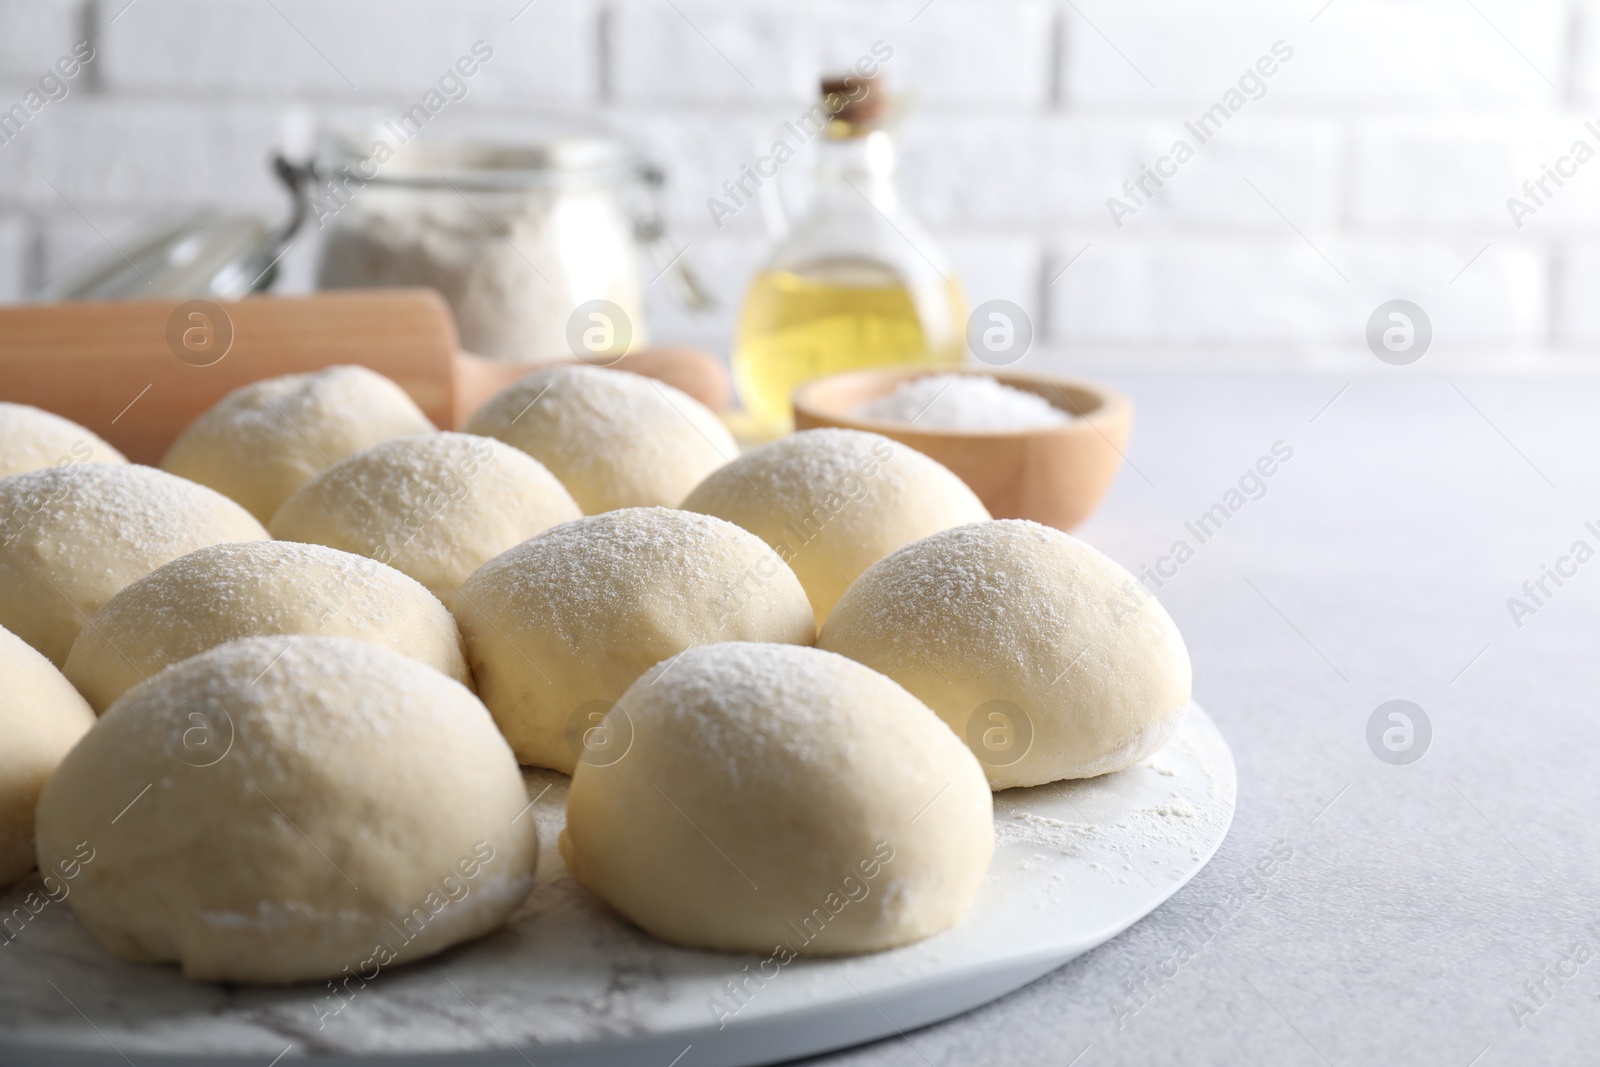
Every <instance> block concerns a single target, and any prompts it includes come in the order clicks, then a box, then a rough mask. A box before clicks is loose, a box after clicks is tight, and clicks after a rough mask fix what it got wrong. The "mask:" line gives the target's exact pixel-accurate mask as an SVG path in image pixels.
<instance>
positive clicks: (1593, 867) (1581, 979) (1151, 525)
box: [809, 368, 1600, 1067]
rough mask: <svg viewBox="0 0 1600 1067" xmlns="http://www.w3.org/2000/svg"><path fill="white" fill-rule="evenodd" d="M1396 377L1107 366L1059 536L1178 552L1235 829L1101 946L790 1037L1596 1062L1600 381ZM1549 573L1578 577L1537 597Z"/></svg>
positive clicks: (1019, 1048)
mask: <svg viewBox="0 0 1600 1067" xmlns="http://www.w3.org/2000/svg"><path fill="white" fill-rule="evenodd" d="M1386 370H1387V368H1386ZM1414 370H1415V368H1395V369H1394V370H1393V371H1391V372H1389V373H1385V374H1382V375H1380V376H1377V377H1372V378H1357V379H1355V380H1354V381H1353V382H1352V381H1349V380H1348V379H1345V378H1320V377H1309V376H1308V377H1297V378H1255V379H1251V378H1196V377H1136V378H1135V377H1124V378H1120V379H1119V378H1117V377H1115V376H1112V377H1111V378H1110V380H1112V381H1114V382H1116V383H1117V384H1119V385H1121V386H1122V387H1124V388H1125V389H1127V390H1128V391H1129V392H1130V393H1131V394H1132V396H1133V398H1134V401H1135V403H1136V405H1137V415H1136V419H1135V425H1134V431H1133V439H1132V441H1131V443H1130V447H1129V449H1128V460H1129V463H1128V466H1127V467H1126V468H1125V469H1124V471H1123V472H1122V474H1121V475H1120V477H1119V479H1118V482H1117V484H1116V486H1115V488H1114V489H1113V491H1112V494H1111V496H1110V498H1109V499H1108V500H1107V502H1106V504H1105V506H1104V508H1103V509H1102V510H1101V511H1100V512H1099V513H1098V514H1097V515H1096V516H1095V517H1094V518H1093V519H1092V520H1091V521H1090V522H1089V523H1088V524H1087V525H1086V526H1085V527H1083V529H1082V530H1081V531H1079V532H1080V533H1081V534H1082V536H1083V537H1085V538H1086V539H1087V540H1089V541H1090V542H1092V543H1093V544H1095V545H1097V546H1098V547H1100V548H1102V549H1104V550H1105V551H1106V552H1108V553H1109V554H1110V555H1111V556H1113V557H1114V558H1116V559H1117V560H1119V561H1120V562H1122V563H1123V564H1124V565H1127V566H1130V567H1134V568H1137V567H1140V566H1142V565H1144V564H1153V563H1155V562H1157V561H1158V559H1159V557H1161V556H1163V555H1167V554H1168V553H1169V552H1170V550H1171V548H1172V546H1173V543H1174V542H1175V541H1178V540H1179V539H1183V540H1185V541H1187V542H1189V544H1190V545H1191V547H1193V548H1195V549H1196V551H1195V554H1194V556H1193V558H1192V559H1190V560H1188V561H1187V562H1185V563H1184V564H1183V565H1182V566H1181V567H1177V568H1176V574H1175V575H1174V576H1173V577H1172V578H1171V579H1170V580H1166V579H1163V581H1165V586H1164V588H1162V589H1161V590H1160V591H1159V595H1160V598H1161V600H1162V602H1163V603H1164V604H1165V605H1166V607H1167V609H1168V610H1169V611H1170V612H1171V613H1172V615H1173V616H1174V617H1175V618H1176V619H1177V621H1178V624H1179V625H1180V626H1181V627H1182V630H1183V633H1184V635H1185V637H1186V638H1187V641H1188V644H1189V651H1190V654H1191V656H1192V658H1193V661H1194V671H1195V695H1196V698H1197V699H1198V700H1199V701H1200V702H1201V704H1202V705H1204V706H1205V707H1206V708H1207V709H1208V710H1209V711H1210V713H1211V715H1212V717H1213V718H1214V719H1215V720H1216V722H1217V723H1218V725H1219V726H1221V728H1222V730H1223V733H1224V734H1225V735H1226V736H1227V738H1228V740H1229V741H1230V743H1231V744H1232V746H1233V751H1234V756H1235V759H1236V760H1237V763H1238V769H1239V806H1238V813H1237V815H1236V817H1235V820H1234V825H1233V829H1232V831H1231V833H1230V835H1229V837H1228V840H1227V841H1226V842H1225V843H1224V845H1223V847H1222V850H1221V851H1220V852H1219V853H1218V855H1217V856H1216V858H1215V859H1214V860H1213V861H1212V863H1211V865H1210V866H1209V867H1208V868H1207V869H1206V870H1205V871H1203V872H1201V874H1200V875H1199V876H1198V877H1197V878H1196V879H1195V880H1194V882H1192V883H1191V884H1190V885H1189V886H1187V887H1186V888H1185V889H1183V890H1182V891H1180V892H1179V893H1178V894H1177V896H1175V897H1174V898H1173V899H1172V900H1171V901H1170V902H1168V903H1167V904H1166V905H1165V906H1163V907H1162V908H1160V909H1159V910H1158V911H1156V912H1155V913H1154V914H1152V915H1150V916H1149V917H1148V918H1146V919H1145V920H1144V921H1142V922H1140V923H1139V924H1138V925H1137V926H1135V927H1134V928H1133V929H1131V930H1129V931H1128V932H1126V933H1125V934H1123V935H1122V936H1121V937H1118V938H1117V939H1115V940H1114V941H1112V942H1111V943H1109V944H1108V945H1106V946H1104V947H1103V948H1101V949H1098V950H1096V951H1094V952H1092V953H1090V954H1089V955H1087V956H1085V957H1083V958H1081V959H1079V960H1077V961H1075V962H1073V963H1071V964H1069V965H1068V966H1066V967H1063V968H1062V969H1061V970H1059V971H1056V972H1055V973H1053V974H1051V975H1049V976H1048V977H1046V978H1044V979H1042V980H1040V981H1038V982H1036V983H1034V984H1033V985H1031V986H1028V987H1027V988H1025V989H1023V990H1021V991H1019V992H1017V993H1015V994H1013V995H1012V996H1009V997H1007V998H1005V999H1003V1000H1001V1001H999V1002H997V1003H995V1004H992V1005H990V1006H988V1007H986V1008H982V1009H980V1010H978V1011H975V1012H972V1013H970V1014H968V1015H965V1016H963V1017H960V1018H958V1019H955V1020H952V1021H950V1022H947V1023H944V1024H941V1025H938V1026H934V1027H930V1028H928V1029H925V1030H920V1031H917V1032H914V1033H911V1034H908V1035H906V1036H905V1037H904V1038H891V1039H889V1040H887V1041H883V1042H879V1043H877V1044H875V1045H872V1046H868V1047H865V1048H859V1049H854V1050H851V1051H848V1052H843V1053H839V1054H835V1055H832V1056H827V1057H822V1058H821V1059H818V1060H815V1061H809V1062H815V1063H828V1064H839V1065H846V1064H848V1065H851V1067H869V1065H870V1067H891V1065H892V1067H900V1065H904V1067H927V1065H930V1064H932V1065H941V1067H942V1065H944V1064H952V1065H961V1067H968V1065H972V1064H1007V1065H1009V1064H1041V1065H1043V1064H1049V1065H1052V1067H1067V1065H1069V1064H1071V1065H1073V1067H1101V1065H1105V1064H1137V1065H1140V1067H1150V1065H1160V1064H1181V1065H1184V1067H1194V1065H1199V1064H1218V1065H1223V1064H1226V1065H1235V1064H1271V1065H1275V1067H1276V1065H1298V1064H1306V1065H1326V1064H1333V1065H1338V1067H1344V1065H1352V1067H1354V1065H1362V1067H1366V1065H1374V1064H1404V1065H1407V1067H1412V1065H1424V1064H1426V1065H1439V1067H1468V1065H1469V1064H1471V1065H1473V1067H1498V1065H1511V1064H1551V1065H1555V1064H1594V1063H1596V1062H1600V1000H1597V996H1596V994H1597V992H1600V827H1597V815H1600V767H1597V763H1600V699H1597V693H1600V655H1597V650H1600V558H1594V559H1587V558H1586V559H1585V562H1583V563H1581V564H1580V563H1579V562H1578V560H1577V558H1576V557H1573V558H1571V559H1569V561H1568V562H1565V563H1563V562H1561V560H1562V558H1563V557H1567V556H1569V554H1570V553H1571V552H1572V550H1573V547H1574V544H1575V542H1578V541H1583V542H1585V543H1586V544H1587V546H1588V549H1589V550H1590V551H1596V552H1600V382H1594V381H1550V380H1505V379H1473V378H1455V379H1453V380H1452V379H1445V378H1433V379H1429V378H1424V377H1421V376H1419V375H1417V374H1415V373H1411V372H1412V371H1414ZM1279 441H1281V442H1283V443H1284V445H1285V446H1287V447H1289V448H1292V449H1293V456H1292V458H1290V459H1289V460H1288V461H1287V462H1284V463H1282V464H1281V465H1280V466H1279V468H1278V469H1277V471H1276V473H1274V474H1273V475H1272V477H1271V478H1269V479H1266V480H1265V493H1264V495H1261V496H1260V498H1259V499H1253V500H1249V501H1248V502H1247V503H1244V504H1243V506H1241V507H1239V508H1238V510H1237V511H1235V512H1232V513H1230V514H1229V515H1228V518H1227V520H1226V522H1225V523H1223V524H1222V526H1221V529H1220V530H1217V531H1216V532H1215V533H1213V534H1212V535H1211V536H1210V537H1209V539H1208V540H1206V541H1205V542H1204V543H1203V544H1200V543H1198V539H1197V538H1196V537H1195V536H1194V535H1193V533H1191V532H1190V531H1189V530H1187V529H1186V527H1185V523H1186V522H1192V521H1194V520H1195V519H1196V518H1197V517H1198V516H1199V515H1201V514H1202V513H1203V512H1206V511H1207V510H1208V509H1210V508H1211V507H1212V505H1213V504H1216V503H1218V502H1219V501H1223V500H1224V497H1225V496H1226V494H1227V490H1229V489H1230V488H1235V487H1237V484H1238V479H1239V478H1240V476H1241V475H1242V474H1244V472H1246V471H1247V470H1248V469H1250V468H1251V467H1252V466H1253V465H1254V464H1255V463H1256V461H1257V459H1258V458H1259V457H1261V456H1263V455H1267V454H1270V453H1271V450H1272V446H1273V445H1274V443H1275V442H1279ZM1235 502H1237V501H1235ZM1589 521H1594V523H1595V527H1594V529H1592V530H1591V529H1589V528H1586V526H1585V523H1586V522H1589ZM1580 554H1581V553H1580ZM1544 565H1549V566H1550V567H1552V568H1554V567H1557V566H1558V565H1559V566H1560V568H1561V569H1563V570H1566V571H1568V572H1575V573H1572V576H1571V577H1567V578H1563V579H1562V582H1563V583H1564V584H1561V585H1559V586H1558V585H1557V584H1556V582H1555V581H1554V580H1551V579H1548V578H1547V579H1546V580H1545V589H1546V590H1547V591H1548V592H1549V593H1550V595H1549V596H1545V595H1544V594H1543V593H1540V592H1539V591H1538V589H1537V587H1535V590H1534V591H1535V593H1537V594H1538V601H1537V602H1536V601H1535V600H1534V599H1533V598H1532V597H1530V596H1529V595H1528V594H1527V593H1526V592H1525V591H1524V590H1523V583H1524V582H1525V581H1534V582H1536V581H1537V580H1538V579H1539V578H1540V577H1541V576H1542V575H1543V574H1544V573H1545V572H1544ZM1164 569H1165V570H1167V571H1168V572H1172V571H1173V570H1174V567H1173V566H1172V564H1171V563H1168V564H1166V565H1164ZM1512 597H1516V598H1518V599H1519V600H1521V601H1522V602H1523V603H1524V604H1525V605H1527V607H1528V608H1530V609H1532V611H1531V613H1529V612H1525V611H1523V610H1522V609H1520V608H1519V609H1517V611H1516V612H1515V617H1514V614H1513V611H1512V609H1511V608H1510V607H1508V603H1507V601H1508V599H1509V598H1512ZM1519 622H1520V624H1521V625H1520V626H1519V625H1518V623H1519ZM1393 699H1403V700H1409V701H1412V702H1414V703H1415V704H1416V705H1417V706H1419V707H1420V708H1421V709H1423V712H1424V714H1425V715H1426V717H1427V719H1428V721H1429V722H1430V723H1431V727H1432V738H1431V742H1430V743H1429V744H1428V746H1427V750H1426V753H1425V754H1424V755H1423V756H1422V758H1421V759H1420V760H1418V761H1416V762H1414V763H1411V764H1409V765H1394V764H1391V763H1389V762H1385V761H1384V760H1381V759H1379V758H1378V756H1377V755H1375V754H1374V750H1373V749H1372V748H1371V747H1370V746H1369V743H1368V740H1367V734H1368V720H1369V718H1371V717H1372V715H1373V713H1374V711H1375V710H1376V709H1377V708H1378V706H1379V705H1380V704H1383V703H1385V702H1386V701H1389V700H1393ZM1413 718H1415V717H1413ZM1384 725H1385V726H1386V727H1390V728H1393V729H1397V730H1401V732H1400V733H1396V734H1393V735H1391V737H1390V743H1391V744H1393V745H1396V746H1400V745H1403V744H1404V742H1405V737H1404V733H1403V724H1400V723H1396V722H1394V721H1392V720H1388V719H1387V713H1386V714H1385V719H1384ZM1421 736H1422V735H1421V732H1420V730H1414V731H1413V733H1412V739H1411V745H1412V747H1411V749H1410V751H1409V753H1404V754H1410V753H1414V752H1415V751H1417V750H1418V748H1419V746H1420V744H1421ZM1377 750H1378V751H1382V752H1385V753H1388V752H1390V749H1389V748H1386V747H1385V746H1384V745H1383V744H1382V742H1381V741H1380V742H1379V744H1378V746H1377ZM1391 758H1393V757H1391ZM1274 850H1277V852H1278V853H1279V854H1281V855H1287V856H1288V858H1287V859H1286V860H1285V861H1283V862H1281V863H1279V864H1277V865H1271V864H1269V866H1272V867H1273V873H1272V875H1271V876H1270V877H1262V876H1260V875H1255V876H1251V875H1250V873H1249V872H1250V870H1251V868H1252V867H1254V866H1255V865H1256V864H1258V863H1259V862H1260V861H1261V860H1262V859H1263V858H1264V857H1269V856H1270V855H1272V854H1273V853H1274ZM1202 929H1204V930H1208V931H1209V933H1201V932H1200V931H1201V930H1202ZM1185 943H1187V944H1188V945H1189V946H1191V947H1192V948H1193V952H1192V953H1191V954H1190V955H1189V958H1187V959H1186V960H1185V959H1184V954H1183V953H1181V952H1180V946H1182V945H1184V944H1185ZM1575 946H1581V948H1578V949H1577V950H1576V951H1575ZM1141 986H1142V988H1143V992H1142V993H1137V994H1136V993H1135V992H1133V991H1134V990H1137V989H1138V988H1140V987H1141ZM1541 986H1542V988H1541Z"/></svg>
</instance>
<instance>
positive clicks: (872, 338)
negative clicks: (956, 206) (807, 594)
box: [733, 75, 966, 437]
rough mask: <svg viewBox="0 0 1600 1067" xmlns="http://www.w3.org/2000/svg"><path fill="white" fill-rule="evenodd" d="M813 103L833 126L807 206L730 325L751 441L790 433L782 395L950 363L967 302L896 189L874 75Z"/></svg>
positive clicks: (839, 85) (832, 84) (827, 89)
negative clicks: (870, 374)
mask: <svg viewBox="0 0 1600 1067" xmlns="http://www.w3.org/2000/svg"><path fill="white" fill-rule="evenodd" d="M822 98H823V103H822V104H821V105H819V106H820V107H822V108H826V111H827V113H828V114H830V115H831V119H830V120H829V121H828V122H827V124H826V126H825V127H824V128H823V131H822V136H821V137H819V138H818V145H817V151H818V161H817V181H816V190H815V193H814V195H813V198H812V201H811V203H810V206H809V208H808V209H807V211H806V212H805V214H804V215H803V216H802V217H801V219H800V221H799V222H798V223H796V224H795V225H794V227H793V228H792V229H791V230H790V232H789V233H788V234H787V236H785V237H784V238H783V239H782V240H781V241H780V242H779V243H778V245H777V247H776V248H775V249H774V250H773V252H772V253H771V255H770V256H769V258H768V260H767V262H766V264H765V265H764V266H763V267H762V268H761V270H760V271H759V272H758V273H757V274H756V276H755V278H754V280H753V281H752V282H751V283H750V290H749V292H748V293H747V294H746V296H745V302H744V308H743V311H742V313H741V315H740V319H739V326H738V337H737V339H736V341H735V345H734V353H733V372H734V380H735V383H736V385H737V387H738V390H739V397H740V399H741V400H742V402H743V404H744V407H745V410H746V413H747V416H748V419H749V422H750V423H751V424H752V425H751V426H750V429H751V431H752V435H754V436H768V437H770V436H777V435H778V434H781V433H783V432H785V431H786V430H788V429H790V428H792V425H793V413H792V411H791V409H790V407H789V396H790V394H791V393H792V392H793V391H794V389H795V387H797V386H799V385H801V384H802V383H804V382H807V381H810V380H811V379H813V378H818V377H822V376H824V375H828V374H836V373H838V372H841V371H849V370H861V369H864V368H868V367H881V366H891V365H927V366H954V365H956V364H959V363H960V362H961V359H962V355H963V349H964V340H963V339H964V331H965V320H966V298H965V295H964V294H963V292H962V288H961V283H960V281H959V280H957V278H956V276H955V274H954V273H953V272H952V271H951V269H950V266H949V263H948V262H947V261H946V259H945V257H944V254H943V253H942V252H941V251H940V250H939V249H938V247H937V246H936V245H935V244H934V243H933V241H932V239H931V238H930V237H929V236H928V234H927V232H926V231H925V230H923V228H922V226H921V225H920V224H919V223H918V222H917V221H916V220H915V219H914V218H912V217H911V216H910V215H909V214H908V213H907V212H906V210H905V208H904V207H903V206H902V205H901V202H900V197H899V195H898V193H897V192H896V190H895V186H894V162H895V161H894V145H893V142H892V141H891V140H890V137H889V133H888V131H887V130H885V129H884V128H883V126H884V125H885V123H886V120H887V118H888V114H889V107H888V104H889V101H888V99H887V93H886V91H885V89H884V87H883V85H882V82H881V79H880V78H876V77H874V78H860V77H856V76H854V75H852V76H850V77H848V78H824V79H823V81H822ZM816 111H817V109H813V112H814V113H815V112H816Z"/></svg>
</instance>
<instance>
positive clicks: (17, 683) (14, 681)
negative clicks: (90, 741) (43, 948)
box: [0, 629, 94, 937]
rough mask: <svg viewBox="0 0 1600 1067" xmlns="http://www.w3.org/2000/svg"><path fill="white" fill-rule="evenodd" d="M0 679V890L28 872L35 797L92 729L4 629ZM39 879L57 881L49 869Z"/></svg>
mask: <svg viewBox="0 0 1600 1067" xmlns="http://www.w3.org/2000/svg"><path fill="white" fill-rule="evenodd" d="M0 679H3V680H4V682H5V684H4V685H0V737H4V738H5V743H4V744H3V745H0V886H6V885H10V884H11V883H12V882H15V881H16V880H17V879H18V878H21V877H22V876H23V875H25V874H27V873H28V872H29V871H31V870H33V810H34V806H35V805H36V804H38V802H39V791H40V790H42V789H43V788H44V783H45V781H46V780H47V779H49V777H50V774H51V772H52V771H54V770H55V769H56V765H57V764H58V763H60V762H61V758H62V757H63V756H65V755H66V754H67V753H68V752H69V751H70V750H71V749H72V746H73V745H75V744H77V743H78V738H80V737H82V736H83V735H84V734H86V733H88V732H89V727H91V726H93V725H94V712H92V711H90V710H89V705H88V704H85V703H84V701H83V698H82V697H81V696H79V695H78V691H77V690H76V689H74V688H72V686H70V685H68V684H67V680H66V679H65V678H63V677H61V672H60V671H58V670H56V669H55V668H54V667H52V666H51V665H50V661H49V660H47V659H45V658H44V657H43V656H41V655H39V653H37V652H35V651H34V650H33V649H32V648H31V647H29V645H28V643H27V642H26V641H24V640H23V639H22V638H20V637H18V636H17V635H16V634H14V633H12V632H11V631H10V630H5V629H0ZM69 869H70V868H69ZM60 873H61V874H65V873H66V871H64V870H63V871H62V872H60ZM45 874H46V876H47V877H52V878H55V877H59V876H58V874H57V872H56V871H55V870H53V869H50V868H46V870H45ZM46 888H50V885H49V884H47V886H46ZM7 936H8V937H15V936H16V934H14V933H11V932H9V931H8V932H7Z"/></svg>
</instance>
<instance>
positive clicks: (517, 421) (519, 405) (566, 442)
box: [465, 366, 739, 515]
mask: <svg viewBox="0 0 1600 1067" xmlns="http://www.w3.org/2000/svg"><path fill="white" fill-rule="evenodd" d="M465 429H466V431H467V432H468V433H481V434H485V435H487V436H489V437H498V438H499V439H500V440H502V441H504V442H506V443H507V444H510V445H515V446H516V447H518V448H520V449H522V450H523V451H524V452H526V453H528V455H530V456H532V457H533V458H534V459H536V460H538V461H539V462H540V463H543V464H544V465H545V466H546V467H549V468H550V472H551V473H552V474H554V475H555V476H556V477H557V478H560V479H561V484H563V485H565V486H566V487H567V489H568V491H570V492H571V493H572V498H573V499H574V500H576V501H577V502H578V506H579V507H581V508H583V511H584V514H586V515H595V514H598V513H600V512H602V511H611V510H612V509H613V508H631V507H648V506H650V505H654V504H659V505H661V506H663V507H669V508H674V507H677V506H678V502H679V501H681V500H682V499H683V497H684V494H686V493H688V492H689V490H691V489H693V488H694V487H695V485H697V484H698V483H699V481H700V479H702V478H704V477H705V476H706V475H708V474H710V473H711V472H712V471H714V470H716V469H717V468H718V467H720V466H722V465H723V464H724V463H726V462H728V461H729V460H730V459H732V458H733V457H734V456H737V455H738V454H739V446H738V445H736V444H735V443H734V440H733V435H732V434H730V433H729V432H728V428H727V427H726V426H724V425H723V424H722V420H721V419H719V418H717V417H716V415H714V414H713V413H712V412H711V409H710V408H707V407H706V406H705V405H704V404H701V403H700V402H699V401H698V400H695V399H694V398H693V397H691V396H689V395H688V394H687V393H683V392H680V391H679V390H677V389H674V388H673V387H672V386H670V385H667V384H666V383H665V382H658V381H656V380H654V379H653V378H645V377H641V376H640V375H637V374H629V373H627V372H626V371H615V370H602V369H600V368H598V367H584V366H559V367H551V368H550V369H549V370H542V371H539V372H537V373H535V374H530V375H528V376H527V377H526V378H524V379H522V380H521V381H519V382H517V383H516V384H515V385H511V386H508V387H507V388H505V389H502V390H501V391H500V392H498V393H496V394H495V395H494V396H493V397H492V398H490V400H489V402H488V403H487V404H485V405H483V407H481V408H479V409H478V411H477V413H476V414H474V415H473V416H472V418H471V419H469V420H467V425H466V427H465Z"/></svg>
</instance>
